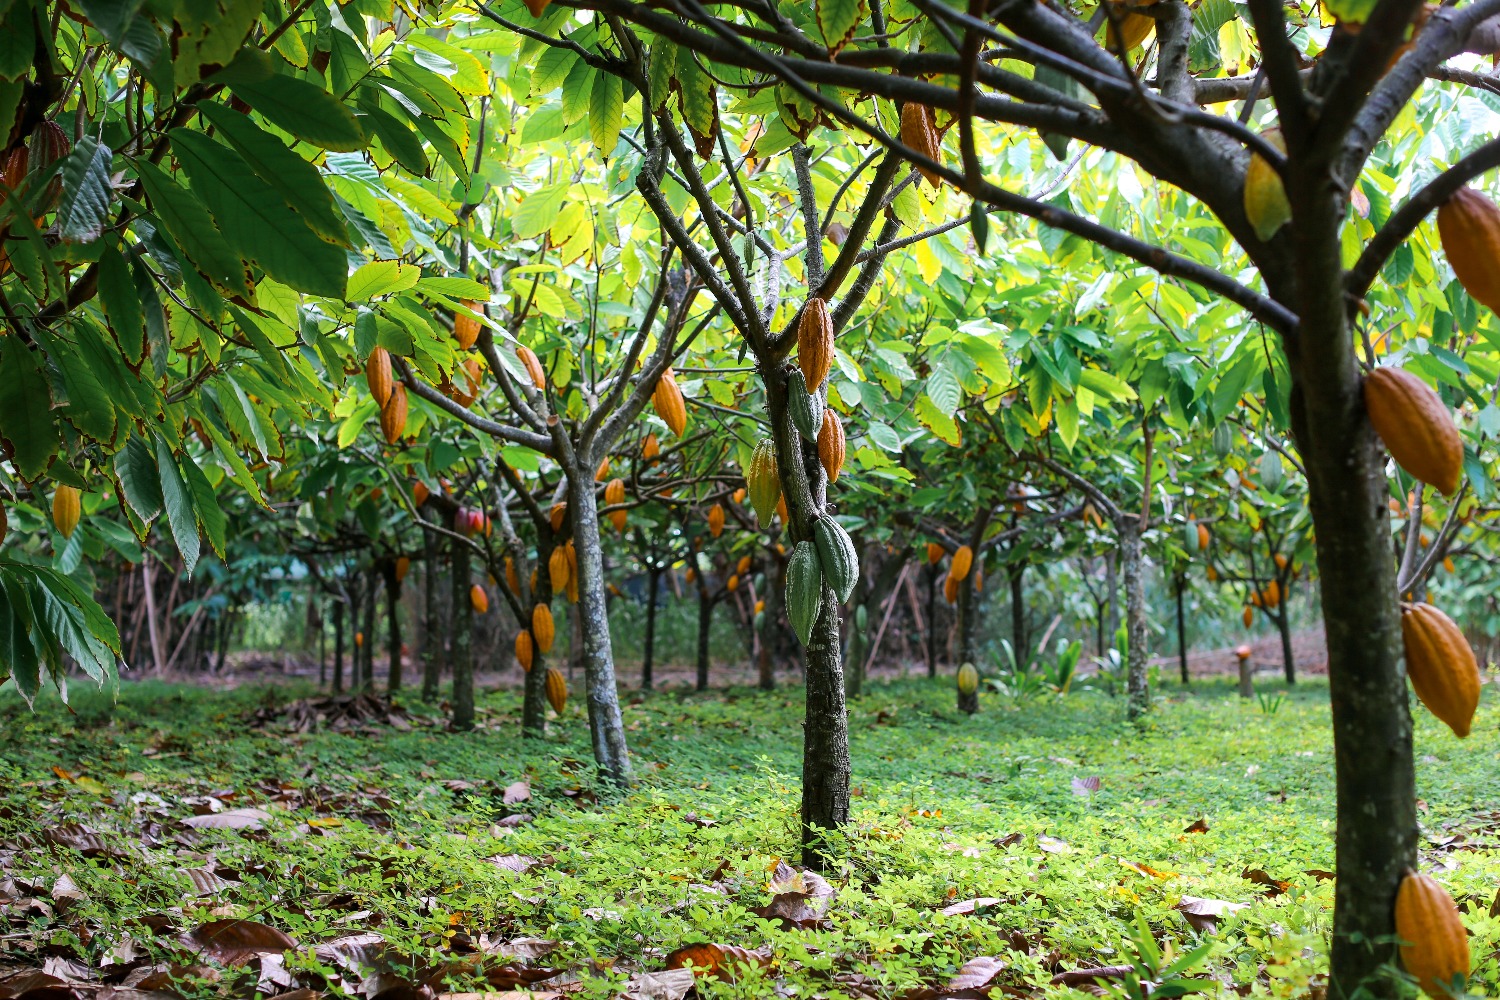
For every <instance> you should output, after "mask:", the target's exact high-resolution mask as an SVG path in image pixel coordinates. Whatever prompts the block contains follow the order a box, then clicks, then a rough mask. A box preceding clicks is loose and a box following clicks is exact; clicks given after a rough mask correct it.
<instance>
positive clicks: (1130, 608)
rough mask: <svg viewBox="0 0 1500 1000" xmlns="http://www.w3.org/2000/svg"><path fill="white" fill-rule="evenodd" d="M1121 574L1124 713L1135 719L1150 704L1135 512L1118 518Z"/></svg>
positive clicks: (1143, 587) (1138, 528) (1142, 576)
mask: <svg viewBox="0 0 1500 1000" xmlns="http://www.w3.org/2000/svg"><path fill="white" fill-rule="evenodd" d="M1119 531H1120V563H1121V567H1120V568H1121V570H1122V572H1121V574H1120V575H1121V576H1123V577H1124V578H1125V580H1124V583H1125V627H1126V640H1125V646H1126V650H1127V652H1126V674H1125V692H1126V715H1127V716H1128V717H1129V718H1130V719H1132V720H1134V719H1139V718H1140V717H1141V716H1143V715H1145V714H1146V712H1147V711H1148V710H1149V709H1150V708H1151V691H1150V689H1149V687H1148V685H1147V678H1146V664H1147V663H1149V662H1150V661H1151V654H1150V651H1149V650H1148V649H1147V648H1146V574H1145V573H1144V572H1143V570H1144V567H1143V566H1142V565H1141V563H1142V561H1143V556H1142V552H1141V523H1140V521H1139V520H1138V519H1137V518H1136V516H1135V515H1134V514H1125V515H1124V516H1123V517H1121V518H1120V525H1119Z"/></svg>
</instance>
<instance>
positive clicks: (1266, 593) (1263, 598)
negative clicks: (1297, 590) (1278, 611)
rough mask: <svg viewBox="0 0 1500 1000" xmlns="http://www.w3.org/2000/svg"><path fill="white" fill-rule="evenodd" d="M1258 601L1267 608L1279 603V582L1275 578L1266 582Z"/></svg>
mask: <svg viewBox="0 0 1500 1000" xmlns="http://www.w3.org/2000/svg"><path fill="white" fill-rule="evenodd" d="M1260 603H1261V605H1262V606H1263V607H1267V608H1274V607H1276V606H1278V605H1279V604H1281V584H1280V583H1278V582H1276V581H1275V580H1272V581H1271V582H1270V583H1268V584H1266V589H1265V590H1263V591H1261V592H1260Z"/></svg>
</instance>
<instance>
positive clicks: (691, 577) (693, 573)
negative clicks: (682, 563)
mask: <svg viewBox="0 0 1500 1000" xmlns="http://www.w3.org/2000/svg"><path fill="white" fill-rule="evenodd" d="M682 578H683V579H684V580H686V581H687V582H688V583H693V582H695V581H696V580H697V579H698V571H697V570H695V569H693V567H691V566H689V567H688V568H687V572H686V573H683V574H682Z"/></svg>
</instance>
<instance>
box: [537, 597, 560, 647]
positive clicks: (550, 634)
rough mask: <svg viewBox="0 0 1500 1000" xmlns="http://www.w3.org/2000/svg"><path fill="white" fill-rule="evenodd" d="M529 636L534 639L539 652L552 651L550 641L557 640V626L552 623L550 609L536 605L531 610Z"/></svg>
mask: <svg viewBox="0 0 1500 1000" xmlns="http://www.w3.org/2000/svg"><path fill="white" fill-rule="evenodd" d="M531 634H532V635H533V636H534V637H535V638H536V648H537V650H538V651H539V652H542V653H550V652H551V651H552V640H553V639H555V638H557V626H556V624H555V623H554V622H553V621H552V609H551V608H550V607H548V606H547V605H545V604H538V605H537V606H536V607H534V608H532V609H531Z"/></svg>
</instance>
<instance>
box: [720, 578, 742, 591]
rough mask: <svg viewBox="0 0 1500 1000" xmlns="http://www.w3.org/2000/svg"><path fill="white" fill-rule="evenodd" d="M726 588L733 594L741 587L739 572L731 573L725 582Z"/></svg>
mask: <svg viewBox="0 0 1500 1000" xmlns="http://www.w3.org/2000/svg"><path fill="white" fill-rule="evenodd" d="M724 589H726V590H728V591H729V592H730V593H731V594H732V593H734V592H735V591H736V590H739V589H740V578H739V575H738V574H735V573H731V574H730V576H729V579H728V580H727V581H725V583H724Z"/></svg>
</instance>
